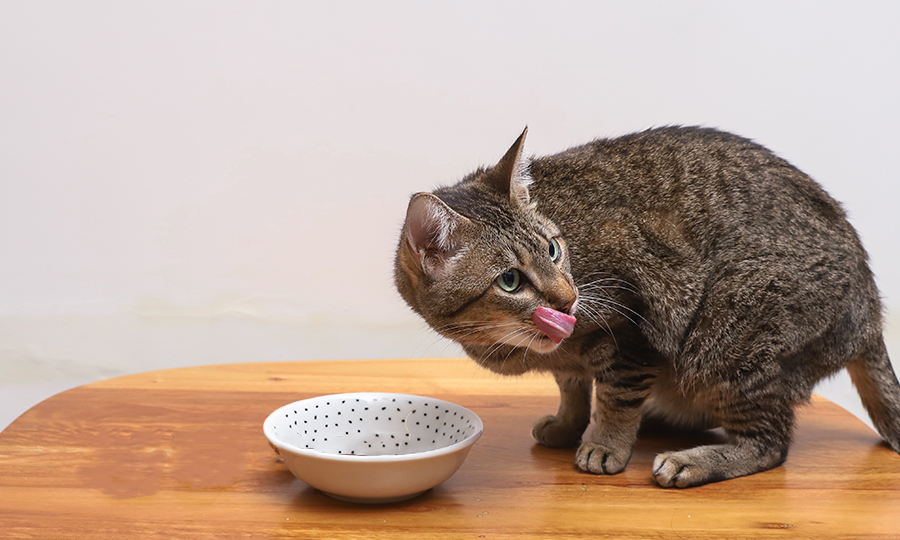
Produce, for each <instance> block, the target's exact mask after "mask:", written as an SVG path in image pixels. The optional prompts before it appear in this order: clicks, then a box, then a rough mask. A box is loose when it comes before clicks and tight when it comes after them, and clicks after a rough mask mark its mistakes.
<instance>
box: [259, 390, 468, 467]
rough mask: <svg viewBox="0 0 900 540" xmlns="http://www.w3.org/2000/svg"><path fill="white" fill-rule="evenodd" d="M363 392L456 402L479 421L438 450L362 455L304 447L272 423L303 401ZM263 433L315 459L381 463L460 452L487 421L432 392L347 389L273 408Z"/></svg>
mask: <svg viewBox="0 0 900 540" xmlns="http://www.w3.org/2000/svg"><path fill="white" fill-rule="evenodd" d="M360 396H370V397H371V396H377V397H392V398H416V399H427V400H430V401H434V403H435V404H438V403H440V404H446V405H452V406H454V407H459V408H460V409H462V410H464V411H466V412H468V413H470V414H471V415H472V416H473V417H474V421H473V424H475V433H473V434H472V435H470V436H469V437H466V438H465V439H463V440H461V441H459V442H456V443H453V444H451V445H450V446H444V447H442V448H436V449H434V450H426V451H424V452H413V453H410V454H385V455H379V456H361V455H358V454H331V453H328V452H321V451H318V450H314V449H310V448H300V447H298V446H295V445H293V444H290V443H287V442H284V441H282V440H281V439H279V438H278V436H277V435H276V434H275V430H274V428H273V427H272V424H273V423H274V421H275V418H278V417H280V415H281V414H284V412H283V411H285V410H293V408H294V407H295V406H296V405H297V404H299V403H305V402H309V401H312V400H320V399H325V398H334V399H341V398H343V399H346V398H352V399H357V398H359V397H360ZM263 433H264V434H265V436H266V439H268V440H269V442H270V443H271V444H272V446H275V447H276V448H278V449H279V450H286V451H288V452H291V453H293V454H299V455H301V456H305V457H309V458H314V459H322V460H327V461H347V462H352V463H377V462H398V461H414V460H419V459H430V458H434V457H438V456H443V455H446V454H452V453H454V452H457V451H459V450H461V449H463V448H465V447H467V446H471V445H473V444H475V442H476V441H477V440H478V439H480V438H481V436H482V435H483V434H484V422H482V420H481V417H480V416H478V415H477V414H475V413H474V412H473V411H472V410H470V409H468V408H466V407H463V406H462V405H459V404H457V403H453V402H452V401H447V400H444V399H440V398H433V397H428V396H420V395H417V394H401V393H397V392H346V393H342V394H323V395H321V396H315V397H311V398H307V399H301V400H299V401H294V402H291V403H288V404H286V405H283V406H281V407H279V408H277V409H275V410H274V411H272V412H271V413H270V414H269V416H267V417H266V419H265V420H264V421H263Z"/></svg>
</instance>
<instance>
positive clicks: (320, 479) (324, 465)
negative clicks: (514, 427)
mask: <svg viewBox="0 0 900 540" xmlns="http://www.w3.org/2000/svg"><path fill="white" fill-rule="evenodd" d="M483 430H484V426H483V424H482V422H481V419H480V418H479V417H478V415H476V414H475V413H473V412H472V411H470V410H468V409H466V408H464V407H460V406H459V405H456V404H454V403H450V402H448V401H443V400H440V399H434V398H428V397H422V396H412V395H407V394H386V393H374V392H367V393H355V394H334V395H328V396H320V397H316V398H312V399H306V400H303V401H297V402H295V403H291V404H290V405H285V406H284V407H281V408H280V409H278V410H276V411H275V412H273V413H272V414H270V415H269V417H268V418H266V421H265V422H264V423H263V432H264V433H265V435H266V438H267V439H269V442H270V443H271V444H272V447H273V448H274V449H275V451H276V452H277V453H278V454H279V455H280V456H281V458H282V459H283V460H284V463H285V464H286V465H287V466H288V468H289V469H290V470H291V472H292V473H293V474H294V476H296V477H297V478H299V479H300V480H303V481H304V482H306V483H307V484H309V485H310V486H312V487H314V488H316V489H319V490H320V491H322V492H323V493H325V494H327V495H330V496H332V497H334V498H336V499H340V500H344V501H352V502H364V503H386V502H396V501H402V500H405V499H411V498H413V497H415V496H416V495H419V494H421V493H423V492H425V491H427V490H429V489H431V488H433V487H434V486H436V485H438V484H440V483H441V482H443V481H444V480H446V479H448V478H450V477H451V476H453V473H455V472H456V471H457V469H459V467H460V465H462V463H463V461H464V460H465V459H466V456H467V455H468V453H469V450H470V449H471V448H472V445H473V444H475V441H477V440H478V438H479V437H481V434H482V432H483Z"/></svg>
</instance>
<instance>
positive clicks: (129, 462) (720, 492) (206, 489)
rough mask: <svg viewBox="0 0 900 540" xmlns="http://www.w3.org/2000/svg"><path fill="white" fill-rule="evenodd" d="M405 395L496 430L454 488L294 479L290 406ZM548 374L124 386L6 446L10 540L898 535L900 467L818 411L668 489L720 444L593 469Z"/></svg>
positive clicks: (73, 406)
mask: <svg viewBox="0 0 900 540" xmlns="http://www.w3.org/2000/svg"><path fill="white" fill-rule="evenodd" d="M350 391H395V392H406V393H413V394H422V395H428V396H433V397H437V398H441V399H446V400H449V401H453V402H455V403H459V404H461V405H463V406H465V407H468V408H470V409H472V410H473V411H475V412H476V413H477V414H478V415H479V416H481V418H482V419H483V420H484V424H485V434H484V436H483V437H482V439H481V440H480V441H479V442H478V443H477V444H476V445H475V447H474V448H473V450H472V452H471V453H470V455H469V458H468V459H467V461H466V462H465V463H464V464H463V466H462V468H461V469H460V470H459V472H457V473H456V475H455V476H453V477H452V478H451V479H450V480H448V481H447V482H445V483H444V484H442V485H440V486H438V487H437V488H435V489H433V490H431V491H429V492H428V493H426V494H425V495H423V496H421V497H419V498H416V499H413V500H411V501H407V502H403V503H397V504H393V505H384V506H364V505H354V504H350V503H343V502H339V501H336V500H333V499H330V498H328V497H326V496H324V495H322V494H320V493H319V492H317V491H316V490H314V489H312V488H310V487H308V486H306V485H305V484H303V483H302V482H301V481H299V480H297V479H295V478H294V477H293V476H292V475H291V474H290V473H289V472H288V471H287V469H286V468H285V467H284V465H283V464H282V463H280V462H279V461H278V460H277V459H276V456H275V454H274V453H273V452H272V450H271V449H270V448H269V446H268V443H267V441H266V440H265V438H264V437H263V435H262V422H263V420H264V419H265V418H266V416H267V415H268V414H269V413H270V412H271V411H272V410H274V409H276V408H278V407H279V406H281V405H284V404H286V403H289V402H292V401H296V400H298V399H303V398H306V397H312V396H314V395H321V394H327V393H337V392H350ZM556 404H557V397H556V389H555V385H554V384H553V382H552V381H551V380H550V379H548V378H547V377H543V376H526V377H519V378H500V377H498V376H495V375H493V374H490V373H487V372H485V371H482V370H481V369H480V368H478V367H477V366H475V365H474V364H473V363H472V362H470V361H468V360H464V359H458V360H457V359H450V360H447V359H443V360H427V359H418V360H384V361H345V362H296V363H276V364H271V363H270V364H240V365H223V366H209V367H201V368H185V369H177V370H167V371H159V372H151V373H145V374H140V375H134V376H129V377H121V378H117V379H111V380H108V381H103V382H100V383H95V384H91V385H87V386H83V387H79V388H75V389H72V390H69V391H67V392H63V393H62V394H59V395H57V396H54V397H53V398H50V399H48V400H47V401H45V402H43V403H41V404H39V405H38V406H36V407H34V408H33V409H31V410H30V411H28V412H27V413H25V414H24V415H23V416H22V417H20V418H19V419H18V420H16V421H15V422H14V423H13V424H11V425H10V426H9V427H8V428H7V429H6V430H5V431H3V432H2V433H0V538H3V539H7V538H9V539H20V538H28V539H33V538H34V539H36V538H40V539H57V538H59V539H85V538H91V539H120V538H128V539H130V538H160V539H162V538H165V539H180V538H216V539H230V538H274V539H289V538H338V539H344V538H346V539H350V538H354V539H355V538H366V539H381V538H384V539H430V538H491V539H521V538H554V539H556V538H626V539H627V538H699V539H707V538H728V539H743V538H783V537H784V538H816V539H830V538H854V539H861V538H866V539H872V538H883V539H887V538H900V456H898V455H896V454H895V453H893V452H892V451H891V450H889V449H888V448H887V447H886V446H885V445H883V444H882V443H881V442H880V439H879V438H878V436H877V435H876V434H875V433H873V432H872V431H871V430H869V429H868V428H867V427H866V426H865V425H864V424H862V423H861V422H860V421H858V420H857V419H855V418H854V417H853V416H851V415H850V414H849V413H847V412H846V411H844V410H843V409H841V408H840V407H838V406H836V405H834V404H832V403H830V402H828V401H825V400H823V399H821V398H817V399H816V400H814V402H813V404H812V405H810V406H808V407H806V408H804V409H803V410H802V411H801V415H800V421H799V426H798V430H797V436H796V442H795V444H794V446H793V448H792V451H791V455H790V457H789V459H788V461H787V463H786V464H785V465H784V466H782V467H779V468H777V469H775V470H773V471H769V472H766V473H762V474H758V475H754V476H751V477H747V478H739V479H736V480H731V481H728V482H722V483H719V484H713V485H709V486H704V487H700V488H694V489H690V490H663V489H660V488H658V487H656V486H654V485H653V484H652V482H651V480H650V478H651V476H650V464H651V462H652V460H653V457H654V455H655V454H656V453H657V452H660V451H663V450H670V449H673V448H683V447H687V446H692V445H695V444H699V443H702V442H704V440H710V439H714V438H715V437H716V434H715V433H711V434H706V435H697V436H693V437H689V438H684V437H677V436H673V435H664V434H656V435H644V436H642V437H641V439H640V441H639V444H638V447H637V449H636V451H635V455H634V457H633V458H632V460H631V463H630V464H629V466H628V468H627V470H626V471H625V472H624V473H622V474H620V475H616V476H611V477H600V476H592V475H587V474H583V473H580V472H578V471H576V470H575V469H574V468H573V466H572V460H573V455H574V449H548V448H543V447H540V446H537V445H535V444H534V442H533V441H532V439H531V436H530V430H531V424H532V422H534V420H535V419H537V418H538V417H539V416H541V415H543V414H546V413H548V412H553V411H554V410H555V409H556Z"/></svg>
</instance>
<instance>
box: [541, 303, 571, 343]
mask: <svg viewBox="0 0 900 540" xmlns="http://www.w3.org/2000/svg"><path fill="white" fill-rule="evenodd" d="M531 320H532V321H534V325H535V326H537V327H538V330H540V331H541V332H543V333H545V334H547V337H548V338H550V339H552V340H553V342H554V343H559V342H560V341H562V340H563V339H565V338H567V337H569V336H571V335H572V329H573V328H575V321H576V319H575V317H573V316H571V315H566V314H565V313H563V312H561V311H556V310H555V309H550V308H545V307H543V306H541V307H539V308H537V309H536V310H534V315H532V316H531Z"/></svg>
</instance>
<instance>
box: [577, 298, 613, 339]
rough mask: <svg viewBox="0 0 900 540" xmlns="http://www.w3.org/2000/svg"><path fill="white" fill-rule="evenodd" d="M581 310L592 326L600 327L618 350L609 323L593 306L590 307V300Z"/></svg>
mask: <svg viewBox="0 0 900 540" xmlns="http://www.w3.org/2000/svg"><path fill="white" fill-rule="evenodd" d="M582 309H583V310H584V312H585V313H586V314H587V316H588V319H590V320H591V321H592V322H593V323H594V324H596V325H597V326H600V327H601V328H603V329H604V330H606V333H607V334H609V336H610V337H611V338H612V340H613V344H614V345H615V346H616V350H618V349H619V342H618V341H617V340H616V335H615V334H614V333H613V331H612V327H611V326H610V325H609V321H607V320H606V317H604V316H603V314H602V313H600V312H599V311H598V310H597V309H596V308H595V307H594V306H592V305H591V303H590V299H589V301H588V302H586V303H585V304H584V305H583V306H582Z"/></svg>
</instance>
